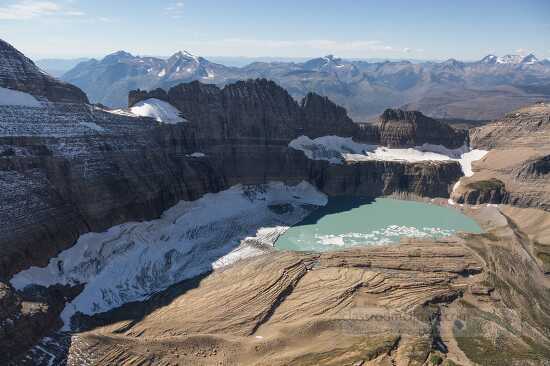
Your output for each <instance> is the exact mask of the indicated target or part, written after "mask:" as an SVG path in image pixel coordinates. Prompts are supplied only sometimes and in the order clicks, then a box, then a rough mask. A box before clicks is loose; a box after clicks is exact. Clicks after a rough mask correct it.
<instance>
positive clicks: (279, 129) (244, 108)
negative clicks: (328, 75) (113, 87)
mask: <svg viewBox="0 0 550 366" xmlns="http://www.w3.org/2000/svg"><path fill="white" fill-rule="evenodd" d="M149 98H157V99H160V100H164V101H167V102H169V103H170V104H172V105H174V106H175V107H177V108H178V109H179V110H180V111H181V112H182V113H183V115H184V117H185V118H186V119H187V120H189V121H193V122H194V123H195V125H196V129H197V131H198V133H199V135H200V136H201V137H202V136H204V137H206V136H208V137H210V138H212V139H222V140H227V139H229V140H230V139H244V138H247V139H260V140H264V141H266V140H268V141H271V142H274V141H275V140H278V141H280V143H285V142H286V143H288V142H289V141H290V140H292V139H293V138H295V137H297V136H299V135H307V136H310V137H319V136H325V135H327V134H334V135H339V136H348V137H349V136H354V135H357V134H358V130H359V128H358V126H357V125H356V124H355V123H353V121H352V120H351V119H350V118H349V117H348V116H347V113H346V111H345V109H343V108H342V107H340V106H337V105H336V104H334V103H333V102H331V101H330V100H329V99H328V98H326V97H321V96H319V95H317V94H313V93H310V94H308V95H307V96H306V97H305V98H304V99H303V100H302V101H301V103H300V104H298V103H297V102H296V101H295V100H294V99H293V98H292V97H291V96H290V95H289V94H288V93H287V91H286V90H284V89H283V88H281V87H280V86H278V85H277V84H275V83H274V82H273V81H268V80H265V79H257V80H247V81H239V82H236V83H234V84H229V85H227V86H226V87H224V88H223V89H220V88H218V87H217V86H215V85H208V84H202V83H200V82H198V81H195V82H192V83H189V84H179V85H177V86H174V87H172V88H171V89H169V90H168V92H165V91H163V90H162V89H155V90H153V91H151V92H144V91H141V90H135V91H131V92H130V94H129V98H128V99H129V106H130V107H131V106H133V105H135V104H136V103H138V102H140V101H142V100H145V99H149Z"/></svg>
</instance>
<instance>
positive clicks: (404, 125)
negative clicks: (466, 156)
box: [378, 109, 468, 149]
mask: <svg viewBox="0 0 550 366" xmlns="http://www.w3.org/2000/svg"><path fill="white" fill-rule="evenodd" d="M378 129H379V133H380V142H381V144H382V145H384V146H390V147H402V146H419V145H423V144H425V143H428V144H434V145H443V146H445V147H447V148H449V149H456V148H459V147H462V146H464V145H465V144H467V143H468V136H467V133H466V132H465V131H464V130H455V129H454V128H452V127H450V126H449V125H447V124H445V123H442V122H439V121H436V120H435V119H432V118H429V117H426V116H425V115H423V114H422V113H420V112H417V111H403V110H401V109H386V110H385V111H384V113H383V114H382V115H381V116H380V118H379V120H378Z"/></svg>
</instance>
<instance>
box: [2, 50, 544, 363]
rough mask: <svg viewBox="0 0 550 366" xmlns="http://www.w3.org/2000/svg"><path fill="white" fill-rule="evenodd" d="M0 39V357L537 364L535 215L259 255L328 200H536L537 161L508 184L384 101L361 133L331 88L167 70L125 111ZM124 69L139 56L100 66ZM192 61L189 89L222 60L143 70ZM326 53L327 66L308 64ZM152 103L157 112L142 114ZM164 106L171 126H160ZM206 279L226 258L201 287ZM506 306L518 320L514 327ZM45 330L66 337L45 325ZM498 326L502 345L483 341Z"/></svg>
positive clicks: (439, 129)
mask: <svg viewBox="0 0 550 366" xmlns="http://www.w3.org/2000/svg"><path fill="white" fill-rule="evenodd" d="M0 46H1V49H0V56H1V57H0V202H2V204H1V205H0V227H1V228H2V230H0V349H1V350H2V354H1V355H0V361H4V360H6V362H8V361H7V360H13V364H15V365H19V364H29V363H31V364H32V363H35V364H36V363H38V364H39V363H40V362H39V361H40V360H42V361H43V362H45V363H48V362H49V363H54V364H55V362H57V361H59V362H61V363H63V362H65V361H67V362H69V363H70V362H75V363H76V364H79V363H83V362H90V363H92V364H98V365H101V364H106V365H107V364H126V363H131V362H134V361H136V362H141V363H144V364H155V363H159V362H160V363H161V364H162V363H176V364H177V363H180V364H181V363H182V364H194V363H195V364H196V363H200V362H202V361H204V360H205V358H206V359H208V360H209V361H213V362H214V363H219V362H222V363H223V362H224V361H226V360H228V359H229V360H234V361H235V362H234V363H236V364H254V363H258V362H265V361H266V359H265V357H266V355H267V357H268V361H267V362H268V363H269V364H281V365H282V364H292V363H296V364H310V365H317V364H327V365H328V364H340V363H341V362H342V360H345V362H346V363H347V362H348V361H350V362H352V361H353V362H356V361H361V362H364V361H365V362H366V361H369V360H375V359H378V358H380V360H381V362H389V364H399V363H400V362H402V361H403V360H406V361H407V362H408V361H410V363H411V364H418V365H421V364H423V363H426V362H427V360H428V359H432V358H430V357H432V356H433V357H434V358H433V359H434V360H438V358H437V357H439V359H441V360H442V358H443V357H447V355H451V356H452V357H451V358H453V357H454V358H453V359H454V360H456V359H457V357H459V356H460V357H466V359H467V360H474V361H475V362H476V363H479V364H484V363H485V361H487V360H489V361H491V362H492V361H494V360H497V361H498V360H500V359H501V358H502V357H504V358H506V359H509V358H513V359H518V360H520V361H521V360H527V361H528V362H529V363H528V364H534V365H536V364H541V363H540V362H539V363H537V361H538V360H545V359H548V351H547V350H548V349H549V348H550V347H549V343H550V342H549V341H548V336H547V331H548V329H547V324H548V319H550V317H549V314H550V311H549V309H548V305H547V304H548V303H550V300H549V299H548V291H547V289H546V288H545V287H544V285H543V281H542V276H543V275H544V274H543V271H541V269H544V268H546V267H545V266H546V265H547V263H546V262H544V261H547V253H548V249H547V248H548V246H547V244H546V242H545V237H543V236H537V235H538V233H541V232H543V231H541V229H540V227H541V225H542V224H541V223H543V224H544V223H546V222H548V221H545V220H547V218H546V216H544V214H545V213H544V212H543V211H541V210H533V211H529V212H528V213H527V214H526V213H525V212H524V211H521V214H518V213H517V212H516V211H515V210H516V209H515V208H514V209H513V208H503V209H502V211H500V210H496V209H493V208H491V207H486V206H483V207H478V208H477V209H478V210H479V211H477V212H479V213H478V215H479V217H481V219H480V222H484V223H486V222H487V220H489V221H490V222H491V223H490V224H489V223H487V226H486V227H484V228H487V229H488V230H489V229H491V230H492V231H491V232H490V233H488V234H483V235H478V236H476V235H463V236H460V237H456V238H454V239H452V240H454V241H452V242H446V243H441V242H439V243H434V242H429V243H427V242H423V241H421V242H417V243H414V244H409V245H396V246H394V247H376V248H370V249H357V250H354V251H350V252H344V253H341V252H333V253H328V254H322V255H321V254H317V253H273V252H271V248H272V243H273V240H274V238H276V237H277V235H279V234H280V233H281V231H284V230H285V227H288V226H290V225H293V224H294V223H296V222H298V221H300V220H301V219H302V218H303V217H305V215H307V214H308V213H309V212H311V210H313V209H314V208H315V207H318V206H322V205H324V204H325V203H326V200H327V197H331V196H340V195H347V196H368V197H379V196H387V195H394V194H395V195H402V196H414V197H420V198H424V199H427V198H429V199H433V200H434V202H435V201H436V200H437V202H440V203H441V202H442V204H444V203H446V202H447V199H449V202H450V204H453V203H454V202H453V201H452V200H451V199H450V194H451V193H453V197H454V198H455V199H456V200H457V201H459V200H462V201H464V200H470V199H471V200H476V203H486V202H485V201H484V200H491V202H493V200H497V199H499V198H497V195H496V194H491V193H488V194H485V193H483V192H485V191H491V190H493V191H494V190H495V189H497V188H499V189H500V188H502V189H501V191H502V192H512V193H513V194H512V193H510V194H502V196H501V198H500V199H502V200H505V199H507V198H510V197H518V195H519V194H520V193H521V192H522V191H530V192H535V191H536V188H537V187H540V184H542V183H541V182H544V181H545V177H547V172H548V169H547V165H548V164H547V161H548V159H546V158H544V157H541V156H540V154H538V155H537V154H535V153H533V151H532V150H530V154H529V155H522V156H528V157H529V159H528V162H524V161H523V160H521V159H520V160H521V161H518V160H517V159H516V160H514V159H511V160H510V163H511V164H512V163H514V164H516V163H517V164H516V165H514V168H513V169H512V170H510V171H512V172H513V174H515V175H514V176H515V177H516V178H517V177H525V179H523V178H522V179H523V180H522V182H521V184H518V185H516V186H514V185H513V180H512V179H511V178H510V177H511V176H512V175H511V174H512V173H510V171H509V170H506V169H500V170H499V166H497V165H495V164H493V166H491V168H487V167H485V168H484V169H482V170H480V167H482V166H484V165H483V164H485V166H486V165H487V163H486V162H485V161H482V162H479V164H478V165H476V166H474V167H473V166H472V161H474V160H478V159H474V158H473V157H472V156H471V155H468V154H471V153H472V151H470V148H469V146H468V145H469V133H468V132H465V131H459V130H456V129H454V128H452V127H449V126H448V125H446V124H444V123H442V122H440V121H438V120H435V119H432V118H429V117H427V116H425V115H423V114H421V113H419V112H410V111H403V110H399V109H389V110H386V111H385V112H383V114H382V115H381V116H380V117H379V118H378V120H377V121H376V122H375V123H373V124H356V123H354V122H353V121H352V120H351V119H350V118H349V116H348V114H347V112H346V109H345V108H343V107H341V106H339V105H337V104H335V103H334V102H332V101H331V100H330V99H329V98H327V97H325V96H321V95H318V94H315V93H306V94H304V96H303V97H301V98H299V99H297V98H296V95H295V93H294V91H293V90H291V88H289V90H290V92H289V91H287V90H286V89H285V88H283V87H281V86H280V85H279V83H276V82H274V81H269V80H266V79H262V78H259V79H247V80H245V81H236V80H231V81H228V82H227V83H224V84H225V86H223V87H220V86H215V85H208V84H205V83H201V82H198V81H193V82H190V83H180V80H178V79H175V80H174V83H173V85H168V86H166V87H165V88H164V89H156V86H155V87H153V88H151V89H153V90H151V91H142V90H136V91H133V92H131V93H130V95H129V96H126V95H125V97H124V98H125V99H128V100H129V108H127V109H122V110H121V109H119V110H112V109H110V108H107V107H105V106H103V105H98V104H90V103H89V102H88V99H87V98H86V95H85V94H84V92H82V91H81V90H80V89H78V88H77V87H75V86H72V85H70V84H66V83H64V82H60V81H59V80H57V79H54V78H52V77H50V76H47V75H45V74H44V73H43V72H41V71H40V70H39V69H38V68H37V67H36V66H35V65H34V64H33V63H32V61H30V60H29V59H28V58H26V57H25V56H24V55H22V54H21V53H19V52H18V51H17V50H15V49H14V48H13V47H12V46H10V45H8V44H7V43H5V42H0ZM120 58H123V59H132V58H133V56H131V55H128V54H124V53H121V54H117V55H116V57H113V59H112V60H111V62H113V63H116V61H115V59H120ZM186 58H187V59H192V61H190V62H194V63H196V64H197V65H199V66H201V65H202V66H203V69H202V71H200V70H199V72H200V74H201V75H202V76H201V78H203V79H204V80H203V81H206V79H207V78H211V79H214V78H215V77H216V73H217V72H218V71H219V70H214V69H213V68H211V67H212V66H211V65H206V64H205V62H204V60H202V59H200V58H194V57H193V56H190V55H186V54H181V55H178V57H174V58H173V59H172V60H171V61H169V62H168V64H163V68H161V69H159V70H156V72H157V74H156V75H157V77H164V76H167V75H170V74H171V73H172V71H173V73H176V74H177V73H184V72H187V71H185V70H186V69H183V68H182V67H183V66H184V65H186V63H183V61H182V60H184V59H186ZM318 61H319V60H318ZM328 61H330V63H335V62H340V61H337V60H336V59H334V58H328V59H323V60H321V61H319V62H318V63H319V64H318V65H317V64H311V65H309V66H307V67H312V68H314V67H324V66H323V65H324V64H326V62H328ZM150 62H152V63H153V62H156V61H155V60H150ZM186 62H187V61H186ZM178 67H179V68H180V69H179V71H178ZM164 68H166V70H164ZM199 69H200V68H199ZM163 70H164V73H165V74H164V76H158V75H159V74H163ZM350 70H351V71H350V73H351V74H350V75H351V76H353V75H352V74H353V70H352V69H350ZM148 89H149V88H148ZM160 102H162V103H160ZM136 107H138V109H136ZM163 108H166V110H164V111H163V110H162V109H163ZM537 108H538V109H537V115H540V116H547V115H549V114H550V113H548V110H547V108H548V107H547V106H546V105H542V106H539V107H537ZM159 109H161V110H160V112H169V113H165V114H162V113H158V114H151V113H150V112H151V110H153V111H154V112H155V113H156V112H159ZM532 113H533V111H532V110H529V111H525V112H522V114H521V115H522V116H523V117H525V116H526V115H528V116H532ZM166 114H170V115H174V114H175V115H176V117H177V118H174V119H172V120H171V121H170V123H168V122H167V121H166V120H164V117H165V115H166ZM148 116H149V117H148ZM151 116H152V117H153V118H151ZM523 117H522V118H523ZM510 118H512V117H510ZM537 118H538V117H537ZM541 118H543V117H541ZM544 118H545V117H544ZM532 121H534V120H530V122H526V124H527V125H529V126H530V127H529V128H531V129H532V131H535V132H537V134H536V135H537V143H539V144H540V145H539V146H537V149H539V150H538V151H546V150H540V149H542V148H543V147H544V146H546V145H545V143H544V139H541V138H540V136H542V134H539V133H538V132H540V131H546V127H545V126H547V125H546V124H543V125H540V126H535V125H536V123H534V122H532ZM545 121H546V120H545ZM507 125H508V127H507V128H508V131H513V130H514V128H515V127H514V124H513V123H509V124H507ZM541 126H543V127H541ZM489 128H490V130H481V131H477V132H476V134H475V136H474V137H475V139H474V141H475V144H476V146H479V147H484V146H485V145H484V143H488V144H501V143H502V142H501V138H499V137H498V136H497V135H498V131H499V129H498V126H497V127H496V128H495V126H492V127H489ZM495 131H497V132H495ZM516 132H517V131H516ZM485 135H488V136H489V137H488V138H485V137H483V136H485ZM516 135H517V137H518V140H521V139H523V138H524V137H525V136H521V134H520V133H517V134H516ZM520 145H521V144H520ZM518 146H519V145H518ZM524 147H525V146H519V147H518V149H519V148H522V149H523V148H524ZM481 153H482V154H480V155H476V156H478V158H479V156H484V154H485V153H487V152H486V151H481ZM531 153H532V154H531ZM494 154H495V152H493V151H491V152H489V154H488V155H487V156H488V159H489V158H491V156H493V155H494ZM497 154H498V152H497ZM496 156H498V155H496ZM474 168H475V169H474ZM492 168H494V170H492ZM505 168H506V167H505ZM465 175H466V177H464V176H465ZM493 178H494V179H495V180H492V179H493ZM459 180H460V181H459ZM496 180H498V181H499V182H502V185H501V184H500V183H498V182H497V181H496ZM457 182H460V184H458V183H457ZM526 187H527V188H526ZM463 189H464V190H467V191H466V193H464V191H463ZM472 190H473V191H475V192H472ZM476 190H477V191H476ZM543 190H544V189H543ZM476 192H477V193H478V194H476ZM482 193H483V194H482ZM539 193H540V192H539ZM529 197H530V199H529V200H528V199H525V200H523V201H521V203H522V205H524V206H530V207H539V206H541V205H542V204H543V203H544V202H543V199H545V197H546V196H545V195H541V194H538V195H537V194H530V195H529ZM477 201H479V202H477ZM505 202H508V201H505ZM498 203H501V202H498ZM235 208H238V209H235ZM517 210H519V209H517ZM472 212H474V210H472ZM474 214H475V213H474ZM509 217H514V218H518V221H517V222H512V223H510V222H511V221H510V220H511V219H510V218H509ZM526 217H527V218H526ZM532 218H534V219H533V220H531V219H532ZM493 222H494V223H497V224H494V225H496V226H491V225H493V224H492V223H493ZM499 225H501V226H499ZM502 225H504V226H502ZM531 238H534V239H533V240H531ZM525 248H528V250H530V251H529V252H526V251H525ZM263 253H267V255H265V256H260V254H263ZM252 256H258V257H257V258H251V259H250V260H247V261H241V262H238V263H237V260H238V259H241V258H249V257H252ZM518 258H520V259H521V260H518ZM232 264H234V265H232ZM229 265H232V266H231V267H230V268H229V267H228V266H229ZM516 266H517V268H518V269H517V271H515V270H514V271H512V270H511V269H514V268H515V267H516ZM221 267H228V268H226V269H225V270H223V271H219V272H218V271H215V272H216V273H214V274H212V275H210V273H209V272H210V271H212V270H213V269H218V268H221ZM191 277H192V278H191ZM533 279H536V280H533ZM533 302H536V306H533V307H529V306H527V305H526V304H530V303H533ZM222 304H225V306H222ZM354 304H355V305H356V304H362V305H361V307H360V308H362V309H365V308H368V309H374V310H376V311H381V310H380V309H386V310H388V309H389V310H390V313H387V312H386V310H384V311H383V313H382V314H383V315H390V316H391V315H394V313H393V312H394V311H398V312H399V313H400V314H405V315H406V317H407V319H413V321H412V323H411V322H401V321H400V320H398V324H397V326H394V325H395V323H391V322H384V321H382V323H380V324H378V325H377V326H376V327H375V328H374V333H373V332H371V328H365V327H364V322H362V321H363V320H364V319H366V318H365V317H364V316H372V315H376V314H380V313H376V312H375V313H371V312H369V311H370V310H368V311H366V312H364V313H361V314H359V315H361V317H359V318H355V317H354V316H353V314H352V313H351V312H350V309H352V305H354ZM363 305H364V306H363ZM368 306H372V307H371V308H369V307H368ZM353 309H355V308H353ZM448 311H453V312H456V313H457V314H458V316H465V315H468V316H470V317H469V318H467V319H466V322H463V323H460V324H461V325H466V327H465V328H464V327H461V328H460V329H459V328H454V323H452V322H445V320H444V319H446V318H445V317H443V316H440V315H442V314H443V313H444V312H445V313H446V312H448ZM163 312H164V313H163ZM350 314H351V315H350ZM512 315H513V316H517V315H521V319H522V320H523V322H521V326H517V325H516V323H515V322H510V321H509V320H510V317H511V316H512ZM346 317H347V318H346ZM512 318H513V317H512ZM516 318H517V317H516ZM516 318H513V319H516ZM342 319H345V321H343V322H342V321H341V320H342ZM391 319H394V318H391ZM472 322H473V323H472ZM411 324H412V328H410V326H411ZM434 324H435V326H434ZM503 324H505V325H504V326H503ZM518 324H519V323H518ZM105 325H107V327H104V326H105ZM439 326H441V327H439ZM61 327H63V329H65V330H70V331H71V332H72V333H55V331H56V330H58V329H60V328H61ZM97 327H99V328H97ZM84 329H87V330H91V332H92V333H87V334H84V333H80V332H79V330H84ZM494 329H498V335H499V340H500V342H501V343H499V344H498V345H494V344H492V343H488V342H486V339H492V338H491V337H493V336H494V332H493V330H494ZM379 330H382V331H383V334H382V333H377V332H378V331H379ZM468 332H470V333H468ZM304 335H306V337H305V338H307V342H303V340H304V339H305V338H304ZM45 336H48V337H45ZM44 337H45V338H44ZM144 337H149V338H144ZM166 337H168V338H166ZM493 338H494V337H493ZM145 339H146V340H145ZM442 342H443V343H445V344H444V346H445V347H447V346H446V345H449V348H448V349H446V348H445V347H443V346H441V344H443V343H442ZM36 344H38V345H37V346H36V347H34V348H32V349H31V351H29V353H24V351H25V350H27V349H29V347H32V346H33V345H36ZM281 345H283V346H281ZM501 345H505V347H504V348H503V349H505V350H506V352H504V354H503V355H502V354H500V353H502V352H500V353H499V352H498V347H501ZM258 350H260V351H258ZM457 350H458V351H457ZM271 355H276V356H273V357H271ZM457 355H458V356H457ZM27 356H28V357H29V358H27ZM499 357H500V358H499ZM178 358H179V361H178V360H177V359H178ZM447 358H448V357H447ZM451 358H448V360H450V359H451ZM68 360H70V361H68ZM75 360H76V361H75ZM159 360H161V361H159ZM448 360H447V361H448ZM231 362H233V361H231ZM448 364H449V363H448ZM451 364H452V363H451Z"/></svg>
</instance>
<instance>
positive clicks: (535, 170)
mask: <svg viewBox="0 0 550 366" xmlns="http://www.w3.org/2000/svg"><path fill="white" fill-rule="evenodd" d="M470 136H471V142H472V145H473V146H474V147H476V148H481V149H490V152H489V154H488V155H487V156H486V157H485V158H484V159H482V160H481V161H479V162H477V163H475V166H476V170H475V171H476V173H475V174H474V176H472V177H470V178H467V179H464V181H463V183H464V184H461V185H460V187H458V189H457V190H456V192H455V194H454V198H455V200H457V201H458V202H467V203H509V204H513V205H517V206H522V207H538V208H543V209H545V210H549V209H550V194H549V192H550V174H549V171H550V168H549V158H548V156H549V155H550V105H549V104H545V103H538V104H535V105H532V106H529V107H525V108H521V109H519V110H517V111H515V112H512V113H510V114H508V115H506V116H505V117H504V118H503V119H501V120H498V121H495V122H493V123H490V124H488V125H485V126H483V127H478V128H474V129H472V130H471V132H470ZM497 183H498V184H497Z"/></svg>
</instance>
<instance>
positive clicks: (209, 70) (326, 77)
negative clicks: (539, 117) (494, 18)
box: [62, 51, 550, 121]
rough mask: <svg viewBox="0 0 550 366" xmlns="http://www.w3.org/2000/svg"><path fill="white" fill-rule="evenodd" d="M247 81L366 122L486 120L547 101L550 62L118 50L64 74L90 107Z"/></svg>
mask: <svg viewBox="0 0 550 366" xmlns="http://www.w3.org/2000/svg"><path fill="white" fill-rule="evenodd" d="M250 78H266V79H270V80H273V81H275V82H277V83H278V84H280V85H281V86H283V87H284V88H285V89H287V90H288V91H289V92H290V94H291V95H292V96H293V97H294V98H296V99H299V98H302V97H303V96H305V95H306V94H307V93H308V92H315V93H318V94H321V95H325V96H328V97H329V98H331V99H332V100H334V101H335V102H337V103H338V104H340V105H342V106H343V107H345V108H346V109H347V110H348V112H349V114H350V116H351V117H352V118H353V119H354V120H355V121H368V120H370V119H372V118H374V117H376V116H377V115H379V114H380V113H382V112H383V111H384V110H385V109H386V108H392V107H402V108H404V109H410V110H419V111H421V112H423V113H425V114H427V115H429V116H431V117H434V118H441V119H467V120H489V119H494V118H498V117H501V116H502V115H504V114H505V113H507V112H510V111H511V110H514V109H516V108H518V107H520V106H522V105H525V104H528V103H533V102H536V101H539V100H541V99H548V98H550V61H548V60H538V59H537V58H536V56H535V55H533V54H529V55H527V56H519V55H505V56H500V57H499V56H496V55H488V56H486V57H484V58H483V59H481V60H479V61H474V62H462V61H458V60H455V59H449V60H447V61H444V62H431V61H426V62H419V63H413V62H410V61H385V62H367V61H360V60H345V59H342V58H337V57H334V56H332V55H328V56H325V57H320V58H315V59H311V60H308V61H305V62H253V63H251V64H249V65H247V66H244V67H232V66H225V65H222V64H218V63H214V62H211V61H209V60H207V59H205V58H202V57H197V56H194V55H192V54H191V53H189V52H177V53H175V54H174V55H173V56H171V57H169V58H167V59H164V58H158V57H140V56H134V55H132V54H130V53H128V52H124V51H119V52H116V53H113V54H110V55H108V56H106V57H105V58H103V59H102V60H96V59H91V60H88V61H85V62H81V63H79V64H78V65H77V66H76V67H74V68H73V69H71V70H69V71H68V72H67V73H65V74H64V75H63V76H62V79H63V80H65V81H67V82H70V83H72V84H74V85H77V86H79V87H80V88H82V89H83V90H84V91H85V92H86V93H87V94H88V96H89V97H90V99H91V100H92V101H93V102H97V103H101V104H104V105H106V106H109V107H123V106H126V105H127V95H128V91H130V90H133V89H138V88H139V89H148V90H149V89H154V88H158V87H160V88H165V89H167V88H170V87H172V86H174V85H177V84H179V83H181V82H189V81H194V80H199V81H201V82H203V83H209V84H217V85H218V86H223V85H226V84H229V83H233V82H235V81H238V80H244V79H250Z"/></svg>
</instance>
